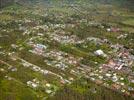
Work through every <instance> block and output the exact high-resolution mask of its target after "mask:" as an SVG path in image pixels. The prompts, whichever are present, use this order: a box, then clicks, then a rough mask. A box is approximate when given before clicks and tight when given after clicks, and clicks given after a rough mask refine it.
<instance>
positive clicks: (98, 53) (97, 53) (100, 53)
mask: <svg viewBox="0 0 134 100" xmlns="http://www.w3.org/2000/svg"><path fill="white" fill-rule="evenodd" d="M94 54H95V55H97V56H103V57H106V56H107V55H106V54H105V53H104V52H103V51H102V50H101V49H100V50H96V51H95V52H94Z"/></svg>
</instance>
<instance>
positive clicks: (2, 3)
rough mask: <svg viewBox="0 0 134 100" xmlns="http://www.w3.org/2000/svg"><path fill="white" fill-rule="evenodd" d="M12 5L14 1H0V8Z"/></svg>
mask: <svg viewBox="0 0 134 100" xmlns="http://www.w3.org/2000/svg"><path fill="white" fill-rule="evenodd" d="M12 3H14V0H0V8H2V7H4V6H7V5H10V4H12Z"/></svg>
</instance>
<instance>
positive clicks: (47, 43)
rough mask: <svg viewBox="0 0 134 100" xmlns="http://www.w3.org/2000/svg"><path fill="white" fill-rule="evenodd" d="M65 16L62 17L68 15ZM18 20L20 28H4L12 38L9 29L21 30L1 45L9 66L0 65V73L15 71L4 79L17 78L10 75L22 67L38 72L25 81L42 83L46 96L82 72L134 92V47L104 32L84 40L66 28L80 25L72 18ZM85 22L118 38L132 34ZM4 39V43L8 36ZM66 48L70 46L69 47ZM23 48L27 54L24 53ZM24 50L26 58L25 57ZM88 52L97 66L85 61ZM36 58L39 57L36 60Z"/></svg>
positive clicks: (34, 86) (36, 85) (38, 85)
mask: <svg viewBox="0 0 134 100" xmlns="http://www.w3.org/2000/svg"><path fill="white" fill-rule="evenodd" d="M61 16H63V17H64V14H63V15H61ZM59 18H60V16H59ZM70 19H71V18H70ZM74 19H75V18H74ZM55 20H56V19H55ZM61 20H62V19H61ZM72 20H73V18H72ZM62 21H63V20H62ZM84 21H85V20H84ZM84 21H83V19H82V20H79V21H78V20H76V21H75V20H74V22H77V24H81V23H83V22H84ZM11 22H12V21H11ZM11 22H10V21H9V22H6V21H5V22H3V23H5V25H6V24H7V25H8V23H11ZM86 22H87V21H86ZM15 23H17V28H16V29H10V27H9V30H8V29H1V33H0V39H1V38H5V39H8V38H9V37H10V34H9V33H11V32H15V31H17V32H20V33H19V35H20V36H19V35H17V36H16V37H15V38H17V40H16V39H15V42H14V41H13V40H12V42H11V44H10V42H7V43H6V44H7V46H5V44H4V45H1V44H0V56H1V57H0V64H2V65H5V66H7V67H4V68H2V67H1V68H0V72H5V73H6V70H7V71H11V74H9V75H5V78H6V79H8V80H10V81H12V80H14V81H16V82H17V81H19V80H17V79H15V78H14V77H13V75H14V74H13V75H12V73H17V72H18V71H19V69H20V66H21V67H22V69H25V71H29V72H28V75H29V73H32V74H33V75H34V77H32V78H28V79H26V80H24V81H23V82H22V83H23V84H25V85H26V86H28V87H29V88H32V89H34V90H37V91H38V90H39V89H40V88H41V89H44V91H45V93H46V94H47V95H53V94H55V92H56V91H57V90H58V89H59V88H60V87H62V86H64V85H65V84H71V83H73V82H74V81H75V80H76V79H78V78H80V77H83V76H84V77H85V78H89V79H90V80H91V81H93V82H95V83H97V84H102V85H103V86H105V87H108V88H111V89H114V90H116V91H120V92H123V93H126V94H128V95H130V94H131V95H133V92H134V77H133V75H134V70H133V67H134V55H133V54H132V53H131V52H130V51H134V50H130V48H126V47H125V46H124V45H122V44H119V43H112V42H111V41H110V39H108V38H106V37H105V38H99V37H95V36H88V37H86V38H84V39H81V38H80V37H78V36H77V34H73V33H71V32H68V31H67V32H66V31H65V29H66V28H71V29H74V28H75V27H77V25H76V24H72V23H70V24H66V23H63V24H54V23H53V24H52V23H47V24H43V25H42V20H35V19H34V20H31V19H29V18H28V19H26V18H25V19H21V20H20V19H19V20H17V19H16V20H15ZM87 26H91V27H94V26H95V27H96V26H97V28H99V29H102V30H104V32H106V33H107V34H112V33H117V34H118V35H117V37H116V38H117V39H125V38H127V37H128V34H127V33H125V34H123V33H121V32H122V31H121V29H120V28H118V27H112V26H111V27H108V28H107V27H105V26H103V25H101V24H98V23H96V22H88V25H87ZM2 32H6V34H4V35H3V34H2ZM119 33H121V34H119ZM17 34H18V33H17ZM98 34H99V33H98ZM12 37H14V35H13V36H11V38H12ZM21 37H22V39H21ZM10 40H11V39H10ZM3 43H5V42H4V39H3ZM61 47H62V49H61ZM63 47H66V48H63ZM68 48H69V51H67V49H68ZM21 53H24V54H22V55H21ZM76 53H78V55H79V56H77V55H76ZM80 53H81V55H80ZM74 54H75V55H74ZM82 54H83V55H84V56H83V55H82ZM24 55H25V57H23V56H24ZM31 55H33V56H31ZM88 56H91V58H90V59H87V60H86V61H87V62H91V63H93V64H94V65H95V66H93V65H90V64H89V65H88V64H83V63H82V61H83V60H85V59H86V57H88ZM2 57H3V58H2ZM92 57H93V58H96V59H102V60H103V62H104V63H100V62H99V61H98V60H92ZM5 59H6V60H5ZM7 59H8V60H7ZM36 59H39V60H38V61H37V62H34V61H36ZM10 60H11V61H10ZM6 61H7V62H6ZM11 62H13V64H12V63H11ZM38 62H41V63H40V64H39V63H38ZM17 64H18V65H17ZM35 73H37V74H35ZM17 74H18V75H20V74H19V73H17ZM10 75H11V76H10ZM29 76H30V75H29ZM44 77H46V79H45V78H44Z"/></svg>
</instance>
